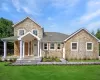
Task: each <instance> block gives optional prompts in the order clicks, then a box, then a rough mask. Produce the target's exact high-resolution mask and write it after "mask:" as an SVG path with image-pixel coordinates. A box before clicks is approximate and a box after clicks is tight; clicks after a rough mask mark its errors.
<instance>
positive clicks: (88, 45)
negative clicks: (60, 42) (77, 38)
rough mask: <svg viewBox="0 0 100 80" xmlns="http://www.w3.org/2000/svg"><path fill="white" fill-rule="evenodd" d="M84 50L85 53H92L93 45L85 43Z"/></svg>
mask: <svg viewBox="0 0 100 80" xmlns="http://www.w3.org/2000/svg"><path fill="white" fill-rule="evenodd" d="M86 50H87V51H92V50H93V43H92V42H87V43H86Z"/></svg>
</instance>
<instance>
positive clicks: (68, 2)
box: [52, 0, 80, 8]
mask: <svg viewBox="0 0 100 80" xmlns="http://www.w3.org/2000/svg"><path fill="white" fill-rule="evenodd" d="M79 1H80V0H52V5H53V6H54V7H56V8H68V7H73V6H75V5H76V4H77V3H78V2H79Z"/></svg>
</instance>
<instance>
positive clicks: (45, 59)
mask: <svg viewBox="0 0 100 80" xmlns="http://www.w3.org/2000/svg"><path fill="white" fill-rule="evenodd" d="M41 62H61V60H60V59H59V58H58V57H42V59H41Z"/></svg>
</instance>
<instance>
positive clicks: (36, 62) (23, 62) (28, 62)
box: [11, 58, 100, 65]
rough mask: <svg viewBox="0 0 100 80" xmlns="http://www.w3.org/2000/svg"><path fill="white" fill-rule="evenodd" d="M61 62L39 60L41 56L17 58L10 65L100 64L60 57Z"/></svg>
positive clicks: (99, 63)
mask: <svg viewBox="0 0 100 80" xmlns="http://www.w3.org/2000/svg"><path fill="white" fill-rule="evenodd" d="M60 60H61V62H41V58H35V59H33V60H26V59H25V60H17V61H16V62H15V63H12V64H11V65H100V62H68V61H66V60H65V59H60Z"/></svg>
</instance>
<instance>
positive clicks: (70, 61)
mask: <svg viewBox="0 0 100 80" xmlns="http://www.w3.org/2000/svg"><path fill="white" fill-rule="evenodd" d="M68 62H100V60H68Z"/></svg>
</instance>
